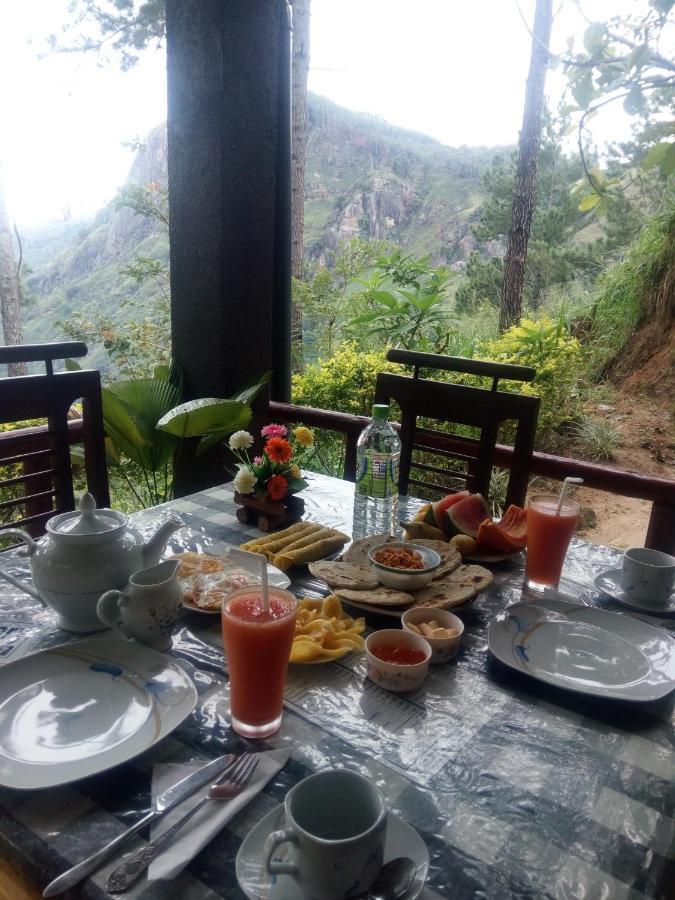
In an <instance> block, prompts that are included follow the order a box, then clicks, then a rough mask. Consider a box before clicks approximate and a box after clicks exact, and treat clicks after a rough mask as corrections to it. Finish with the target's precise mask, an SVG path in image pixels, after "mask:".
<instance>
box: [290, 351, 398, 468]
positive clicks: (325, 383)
mask: <svg viewBox="0 0 675 900" xmlns="http://www.w3.org/2000/svg"><path fill="white" fill-rule="evenodd" d="M400 368H401V367H400V366H398V365H396V363H390V362H387V359H386V354H385V351H384V350H373V351H361V350H358V349H357V346H356V344H355V343H353V342H347V343H346V344H343V345H342V346H341V347H340V349H339V350H338V351H337V352H336V353H334V354H333V355H332V356H331V357H330V359H325V360H319V362H316V363H313V364H312V365H309V366H307V368H306V369H305V371H304V372H303V373H302V374H299V375H294V376H293V402H294V403H298V404H300V405H301V406H313V407H316V408H318V409H333V410H336V411H337V412H343V413H352V414H354V415H357V416H370V414H371V407H372V405H373V398H374V396H375V382H376V381H377V376H378V374H379V373H380V372H396V371H400ZM314 438H315V445H314V457H313V458H312V459H310V460H308V461H307V463H306V467H307V468H308V469H310V470H313V471H318V472H326V473H327V474H329V475H337V476H341V475H342V473H343V469H344V438H343V437H342V435H339V434H336V433H335V432H331V431H327V430H326V429H322V428H318V429H315V432H314Z"/></svg>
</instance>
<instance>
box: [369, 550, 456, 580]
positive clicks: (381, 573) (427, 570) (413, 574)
mask: <svg viewBox="0 0 675 900" xmlns="http://www.w3.org/2000/svg"><path fill="white" fill-rule="evenodd" d="M399 549H405V550H415V551H416V552H417V553H419V555H420V556H421V557H422V561H423V563H424V568H423V569H394V568H393V567H392V566H385V565H383V564H382V563H381V562H378V561H377V560H376V559H375V556H376V554H377V553H380V552H381V551H382V550H399ZM368 559H369V560H370V565H371V566H372V568H373V572H374V573H375V575H376V577H377V580H378V581H379V582H380V584H384V585H385V586H386V587H390V588H395V589H396V590H397V591H417V590H419V589H420V588H423V587H424V586H425V585H427V584H429V582H430V581H431V579H432V578H433V577H434V572H435V571H436V569H437V568H438V567H439V566H440V564H441V557H440V556H439V554H438V553H436V551H435V550H432V549H431V548H430V547H425V546H424V544H413V543H412V542H411V541H399V542H397V543H393V542H392V543H391V544H382V545H381V546H379V547H373V549H372V550H371V551H370V553H369V554H368Z"/></svg>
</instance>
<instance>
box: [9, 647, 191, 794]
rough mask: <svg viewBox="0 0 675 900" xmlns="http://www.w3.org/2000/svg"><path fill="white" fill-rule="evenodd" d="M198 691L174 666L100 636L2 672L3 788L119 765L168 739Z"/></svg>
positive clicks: (61, 780) (45, 783) (63, 780)
mask: <svg viewBox="0 0 675 900" xmlns="http://www.w3.org/2000/svg"><path fill="white" fill-rule="evenodd" d="M196 702H197V691H196V690H195V687H194V685H193V684H192V681H191V680H190V678H189V677H188V676H187V675H186V673H185V672H184V671H183V669H181V668H180V666H178V665H177V664H176V663H175V662H174V661H173V660H171V659H170V658H169V657H167V656H163V655H162V654H161V653H157V652H156V651H154V650H150V649H149V648H148V647H144V646H142V645H141V644H137V643H135V642H133V641H124V640H121V639H120V638H117V637H112V636H109V635H102V636H100V637H96V638H90V639H88V640H85V641H76V642H74V643H72V644H64V645H62V646H59V647H52V648H51V649H49V650H41V651H39V652H38V653H33V654H31V655H30V656H25V657H23V659H19V660H17V661H16V662H10V663H7V665H5V666H3V667H2V668H1V669H0V784H2V785H4V786H5V787H10V788H20V789H37V788H47V787H54V786H56V785H61V784H67V783H68V782H71V781H77V780H78V779H80V778H86V777H87V776H89V775H94V774H96V773H98V772H103V771H105V770H106V769H110V768H112V767H113V766H117V765H120V763H123V762H126V761H127V760H129V759H131V758H132V757H134V756H136V755H137V754H139V753H142V752H143V751H144V750H147V749H148V747H152V745H153V744H156V743H157V741H160V740H161V739H162V738H163V737H166V735H167V734H169V733H170V732H171V731H173V730H174V728H176V727H177V726H178V725H180V723H181V722H182V721H183V719H185V718H186V716H188V715H189V714H190V713H191V712H192V710H193V709H194V706H195V703H196Z"/></svg>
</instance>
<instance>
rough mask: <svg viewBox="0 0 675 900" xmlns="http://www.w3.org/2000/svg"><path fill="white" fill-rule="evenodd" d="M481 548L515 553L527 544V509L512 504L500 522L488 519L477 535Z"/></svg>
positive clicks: (478, 544) (482, 524) (477, 541)
mask: <svg viewBox="0 0 675 900" xmlns="http://www.w3.org/2000/svg"><path fill="white" fill-rule="evenodd" d="M476 544H477V546H478V547H479V548H480V549H481V550H491V551H494V552H496V553H515V552H516V551H518V550H522V549H523V547H525V545H526V544H527V510H525V509H521V508H520V507H519V506H514V505H511V506H509V508H508V509H507V510H506V512H505V513H504V515H503V516H502V518H501V520H500V521H499V522H493V521H492V519H486V520H485V521H484V522H482V523H481V526H480V528H479V529H478V535H477V537H476Z"/></svg>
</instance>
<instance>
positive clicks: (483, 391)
mask: <svg viewBox="0 0 675 900" xmlns="http://www.w3.org/2000/svg"><path fill="white" fill-rule="evenodd" d="M387 359H388V360H390V361H392V362H398V363H403V364H404V365H410V366H413V367H414V373H413V375H412V377H410V376H407V375H394V374H390V373H386V372H383V373H381V374H380V375H378V378H377V385H376V388H375V402H376V403H391V402H395V403H397V404H398V406H399V408H400V410H401V444H402V449H401V468H400V475H399V490H400V492H401V493H402V494H407V493H408V490H409V487H410V486H413V487H416V488H419V487H421V488H425V489H426V490H427V491H431V492H432V493H437V494H440V495H445V494H448V493H452V492H453V491H457V490H461V489H463V488H466V489H467V490H469V491H471V492H472V493H481V494H483V496H484V497H486V498H487V496H488V490H489V487H490V477H491V474H492V468H493V461H494V450H495V446H496V443H497V438H498V434H499V429H500V427H501V426H502V425H503V424H505V423H508V422H513V423H515V426H516V430H515V439H514V451H515V452H514V459H513V465H512V467H511V472H510V476H509V483H508V488H507V494H506V503H507V505H508V504H509V503H517V504H519V505H522V504H523V503H524V501H525V494H526V492H527V485H528V478H529V468H530V460H531V458H532V452H533V450H534V437H535V432H536V428H537V416H538V414H539V398H538V397H531V396H525V395H523V394H515V393H509V392H507V391H500V390H498V384H499V381H500V379H506V380H509V381H521V382H527V381H532V380H533V379H534V377H535V375H536V372H535V370H534V369H531V368H528V367H526V366H513V365H506V364H501V363H493V362H487V361H483V360H476V359H464V358H461V357H452V356H440V355H438V354H435V353H416V352H413V351H409V350H390V351H389V352H388V353H387ZM427 369H437V370H444V371H448V372H460V373H466V374H470V375H480V376H484V377H488V378H490V379H492V386H491V388H490V389H487V388H481V387H473V386H470V385H465V384H455V383H451V382H445V381H434V380H431V379H428V378H423V377H421V376H420V371H421V370H427ZM418 419H430V420H433V421H435V422H442V423H444V424H446V425H447V424H451V425H452V424H454V425H461V426H469V427H471V428H472V429H476V432H477V433H476V432H474V434H473V436H468V437H467V436H465V435H459V436H458V437H459V438H460V439H461V441H460V442H461V450H456V449H454V448H453V447H452V446H451V444H453V443H455V444H457V443H460V442H457V441H448V436H449V435H450V436H454V435H456V434H457V433H456V432H454V433H453V432H452V431H450V432H448V431H447V430H444V431H439V430H436V429H433V428H428V427H424V426H420V425H418ZM414 451H417V452H418V453H422V454H424V456H423V459H422V460H420V459H418V458H415V457H414V456H413V453H414ZM431 457H436V459H433V460H431ZM439 459H440V464H439V462H438V460H439ZM411 470H418V471H420V472H422V473H425V472H427V473H432V474H433V476H437V477H438V478H441V479H444V480H443V481H438V482H437V483H435V482H429V481H423V480H422V479H421V478H419V477H413V475H411ZM414 474H417V472H415V473H414Z"/></svg>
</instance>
